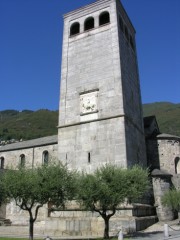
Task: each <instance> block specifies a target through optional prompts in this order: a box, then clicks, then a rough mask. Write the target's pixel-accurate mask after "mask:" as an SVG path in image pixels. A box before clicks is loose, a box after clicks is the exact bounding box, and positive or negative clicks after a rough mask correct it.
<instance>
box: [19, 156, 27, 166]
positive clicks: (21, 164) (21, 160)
mask: <svg viewBox="0 0 180 240" xmlns="http://www.w3.org/2000/svg"><path fill="white" fill-rule="evenodd" d="M25 163H26V158H25V155H24V154H21V155H20V167H22V168H24V167H25Z"/></svg>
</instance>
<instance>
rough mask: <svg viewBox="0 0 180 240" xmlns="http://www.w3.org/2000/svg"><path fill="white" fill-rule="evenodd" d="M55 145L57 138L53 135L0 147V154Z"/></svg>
mask: <svg viewBox="0 0 180 240" xmlns="http://www.w3.org/2000/svg"><path fill="white" fill-rule="evenodd" d="M57 143H58V136H57V135H53V136H48V137H42V138H36V139H32V140H28V141H22V142H16V143H11V144H7V145H4V146H0V152H5V151H12V150H18V149H25V148H31V147H38V146H46V145H51V144H57Z"/></svg>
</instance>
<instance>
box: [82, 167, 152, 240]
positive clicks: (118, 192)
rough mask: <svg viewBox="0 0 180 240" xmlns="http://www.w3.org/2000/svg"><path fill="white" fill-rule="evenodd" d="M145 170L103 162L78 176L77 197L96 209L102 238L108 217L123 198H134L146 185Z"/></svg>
mask: <svg viewBox="0 0 180 240" xmlns="http://www.w3.org/2000/svg"><path fill="white" fill-rule="evenodd" d="M148 186H149V181H148V171H147V170H143V169H142V168H140V167H137V166H135V167H133V168H132V169H122V168H119V167H116V166H112V165H106V166H103V167H101V168H100V169H97V170H96V171H95V173H94V174H86V173H83V174H82V175H81V176H80V178H79V190H80V191H79V193H78V199H79V201H80V203H81V205H82V206H83V207H85V209H88V210H91V211H95V212H98V213H99V214H100V216H101V217H102V218H103V220H104V224H105V227H104V238H105V239H108V238H109V219H110V218H111V217H112V216H113V215H114V214H115V212H116V209H117V208H118V206H119V205H120V204H121V203H124V202H125V200H126V199H128V198H130V199H131V201H132V200H137V198H139V197H140V196H142V194H143V193H145V191H146V190H147V189H148Z"/></svg>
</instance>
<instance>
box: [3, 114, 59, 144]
mask: <svg viewBox="0 0 180 240" xmlns="http://www.w3.org/2000/svg"><path fill="white" fill-rule="evenodd" d="M57 125H58V111H49V110H45V109H42V110H38V111H30V110H24V111H22V112H19V111H16V110H5V111H0V139H1V140H10V139H17V140H20V139H23V140H28V139H34V138H38V137H43V136H48V135H54V134H57Z"/></svg>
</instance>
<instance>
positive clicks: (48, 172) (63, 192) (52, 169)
mask: <svg viewBox="0 0 180 240" xmlns="http://www.w3.org/2000/svg"><path fill="white" fill-rule="evenodd" d="M74 182H75V181H73V174H72V173H71V172H69V171H68V170H67V168H66V167H65V166H63V165H62V164H52V165H50V166H47V165H46V166H43V167H39V168H36V169H25V168H20V169H19V170H8V171H7V172H6V173H5V174H3V177H2V179H1V184H0V189H2V190H3V191H2V192H3V201H4V202H5V200H8V201H11V200H14V201H15V203H16V205H17V206H19V207H20V208H21V209H22V210H24V211H27V212H28V213H29V239H33V230H34V222H35V221H36V219H37V216H38V211H39V209H40V208H41V207H42V206H43V205H44V204H46V203H48V202H49V201H51V202H53V204H55V205H56V206H58V207H62V208H63V207H64V206H65V202H66V201H67V200H68V199H72V197H73V193H74V192H73V191H74V190H73V189H75V188H74V187H73V186H74V185H73V183H74Z"/></svg>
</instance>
